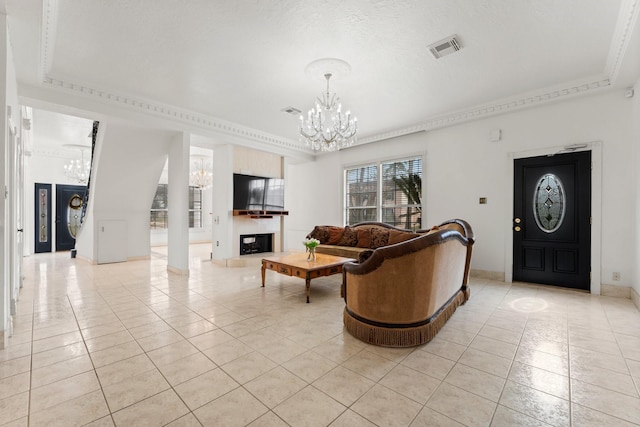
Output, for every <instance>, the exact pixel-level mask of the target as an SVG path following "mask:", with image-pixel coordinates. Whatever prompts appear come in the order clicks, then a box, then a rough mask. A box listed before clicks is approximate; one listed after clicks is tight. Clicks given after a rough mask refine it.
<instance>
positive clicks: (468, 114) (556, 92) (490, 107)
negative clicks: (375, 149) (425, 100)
mask: <svg viewBox="0 0 640 427" xmlns="http://www.w3.org/2000/svg"><path fill="white" fill-rule="evenodd" d="M610 86H611V82H610V80H609V79H608V78H606V77H602V76H599V77H594V78H592V79H589V80H587V81H579V82H573V83H571V84H567V85H566V86H563V87H560V88H558V87H555V88H553V89H546V90H542V91H536V92H532V93H529V94H526V95H520V96H517V97H511V98H505V99H502V100H499V101H496V102H493V103H490V104H484V105H480V106H476V107H472V108H468V109H464V110H460V111H457V112H453V113H449V114H445V115H442V116H438V117H434V118H432V119H429V120H427V121H424V122H422V123H419V124H416V125H412V126H409V127H406V128H402V129H396V130H393V131H389V132H385V133H380V134H376V135H371V136H367V137H363V138H359V139H358V142H357V143H356V144H354V145H353V146H354V147H355V146H358V145H362V144H368V143H371V142H377V141H382V140H385V139H390V138H396V137H399V136H404V135H409V134H413V133H417V132H423V131H429V130H434V129H439V128H444V127H448V126H453V125H457V124H460V123H464V122H469V121H472V120H478V119H482V118H486V117H491V116H496V115H500V114H506V113H511V112H513V111H518V110H521V109H523V108H530V107H534V106H538V105H544V104H547V103H550V102H557V101H560V100H564V99H568V98H571V97H575V96H578V95H584V94H587V93H592V92H594V91H599V90H602V89H605V88H608V87H610Z"/></svg>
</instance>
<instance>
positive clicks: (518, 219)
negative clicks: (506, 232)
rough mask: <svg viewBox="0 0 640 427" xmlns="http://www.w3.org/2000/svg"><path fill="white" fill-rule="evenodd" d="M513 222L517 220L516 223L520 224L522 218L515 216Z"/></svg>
mask: <svg viewBox="0 0 640 427" xmlns="http://www.w3.org/2000/svg"><path fill="white" fill-rule="evenodd" d="M513 222H515V223H516V224H520V223H521V222H522V220H521V219H520V218H514V219H513Z"/></svg>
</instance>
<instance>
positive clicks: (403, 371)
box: [0, 246, 640, 427]
mask: <svg viewBox="0 0 640 427" xmlns="http://www.w3.org/2000/svg"><path fill="white" fill-rule="evenodd" d="M152 253H153V255H152V258H151V260H149V261H135V262H127V263H121V264H110V265H100V266H91V265H88V264H87V263H86V262H83V261H82V260H79V259H71V258H70V257H69V254H68V253H60V254H45V255H34V256H31V257H28V258H25V270H24V274H25V283H24V288H23V289H22V292H21V295H20V302H19V313H18V315H17V316H16V319H15V335H14V336H13V337H12V338H11V339H10V343H9V345H8V347H7V348H5V349H4V350H0V425H11V426H24V425H31V426H56V425H59V426H72V425H92V426H112V425H114V424H115V425H118V426H138V425H158V426H160V425H172V426H198V425H206V426H236V425H237V426H244V425H251V426H286V425H291V426H325V425H331V426H349V427H351V426H373V425H378V426H460V425H472V426H476V425H478V426H488V425H491V426H516V425H526V426H546V425H553V426H569V425H571V426H607V425H609V426H623V425H640V395H639V388H640V327H639V326H640V312H639V311H638V310H637V309H636V308H635V307H634V306H633V304H632V303H631V301H630V300H625V299H616V298H607V297H598V296H591V295H588V294H584V293H579V292H571V291H564V290H559V289H554V288H549V287H540V286H532V285H525V284H508V283H501V282H492V281H488V280H478V279H472V285H471V295H472V296H471V300H470V301H469V302H468V303H467V304H466V305H464V306H462V307H460V308H459V309H458V311H457V312H456V313H455V315H454V316H453V317H452V318H451V319H450V320H449V322H448V323H447V324H446V326H445V327H444V328H443V329H442V330H441V331H440V333H439V334H438V335H437V336H436V338H435V339H434V340H433V341H431V342H430V343H428V344H427V345H424V346H421V347H418V348H411V349H389V348H382V347H374V346H370V345H366V344H364V343H362V342H360V341H358V340H356V339H354V338H352V337H351V336H350V335H349V334H348V333H347V332H345V331H344V330H343V326H342V308H343V301H342V300H341V299H340V297H339V282H340V277H339V276H333V277H329V278H321V279H316V280H314V281H313V282H312V290H311V304H305V302H304V285H303V283H302V281H300V280H299V279H295V278H289V277H285V276H282V275H278V274H276V273H274V272H267V286H266V287H265V288H261V287H260V270H259V267H244V268H222V267H217V266H215V265H213V264H211V263H210V262H209V260H208V258H209V252H208V249H207V247H206V246H201V247H196V246H194V247H192V253H191V258H190V269H191V275H190V277H188V278H186V277H179V276H176V275H171V274H168V273H167V272H166V256H165V255H164V254H162V253H161V252H156V251H154V252H152Z"/></svg>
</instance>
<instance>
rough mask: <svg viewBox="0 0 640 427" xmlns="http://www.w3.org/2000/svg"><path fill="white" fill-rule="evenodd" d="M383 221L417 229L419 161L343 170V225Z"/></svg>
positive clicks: (418, 219) (409, 160) (379, 164)
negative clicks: (344, 223)
mask: <svg viewBox="0 0 640 427" xmlns="http://www.w3.org/2000/svg"><path fill="white" fill-rule="evenodd" d="M362 221H382V222H385V223H387V224H391V225H395V226H396V227H401V228H407V229H418V228H420V227H421V225H422V224H421V223H422V159H421V158H412V159H405V160H396V161H388V162H380V163H376V164H370V165H365V166H360V167H356V168H353V169H347V170H345V222H346V224H347V225H353V224H356V223H358V222H362Z"/></svg>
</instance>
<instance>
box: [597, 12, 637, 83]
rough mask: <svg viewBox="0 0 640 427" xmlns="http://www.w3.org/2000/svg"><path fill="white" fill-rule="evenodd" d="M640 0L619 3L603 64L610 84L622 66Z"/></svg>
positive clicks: (613, 81)
mask: <svg viewBox="0 0 640 427" xmlns="http://www.w3.org/2000/svg"><path fill="white" fill-rule="evenodd" d="M639 10H640V0H623V1H622V4H621V5H620V12H619V14H618V21H617V23H616V28H615V31H614V33H613V38H612V39H611V47H610V48H609V56H608V57H607V64H606V66H605V75H607V76H609V80H611V84H614V83H615V81H616V79H617V78H618V74H619V73H620V67H622V60H623V59H624V55H625V53H626V51H627V48H628V46H629V41H630V39H631V34H632V32H633V29H634V28H635V25H636V21H637V20H638V11H639Z"/></svg>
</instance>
